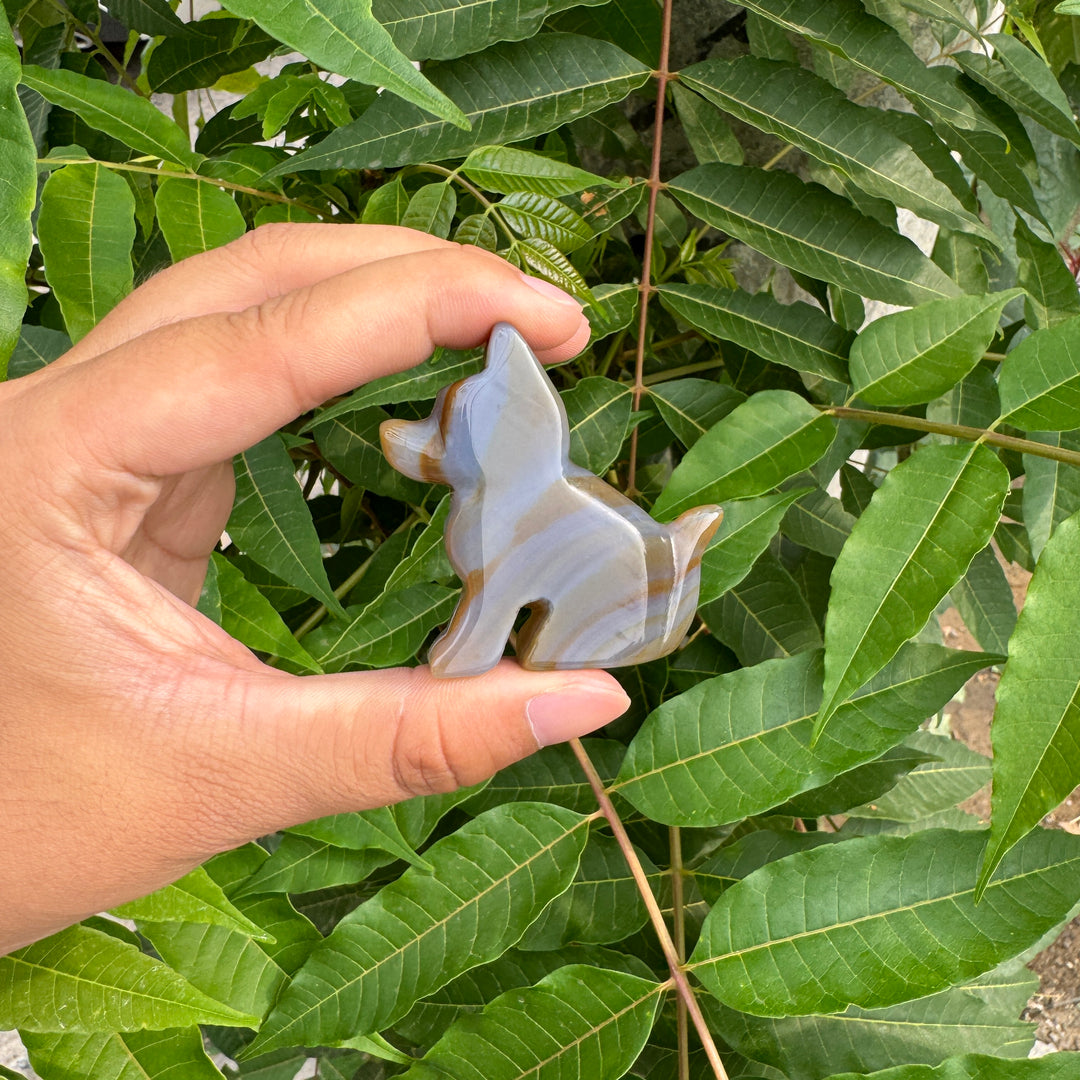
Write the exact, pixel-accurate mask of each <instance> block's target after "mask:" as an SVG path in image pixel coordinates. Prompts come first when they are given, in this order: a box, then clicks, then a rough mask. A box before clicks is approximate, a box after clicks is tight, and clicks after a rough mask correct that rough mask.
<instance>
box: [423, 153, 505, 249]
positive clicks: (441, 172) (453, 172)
mask: <svg viewBox="0 0 1080 1080" xmlns="http://www.w3.org/2000/svg"><path fill="white" fill-rule="evenodd" d="M402 171H403V172H429V173H435V174H436V175H437V176H445V177H446V179H447V180H450V181H452V182H453V183H455V184H457V185H458V186H460V187H461V188H462V189H463V190H465V191H467V192H468V193H469V194H470V195H471V196H472V197H473V198H474V199H475V200H476V201H477V202H478V203H479V204H480V205H481V206H482V207H483V208H484V213H485V214H486V215H487V216H488V217H490V218H494V219H495V224H496V225H498V226H499V228H500V229H502V231H503V232H504V233H506V235H507V236H508V237H509V238H510V243H511V244H516V243H517V242H518V241H517V237H516V236H515V235H514V233H513V231H512V230H511V228H510V226H509V225H507V224H506V222H505V221H504V220H503V216H502V214H500V213H499V204H498V203H495V202H492V201H491V200H490V199H489V198H488V197H487V196H486V195H485V194H484V193H483V192H482V191H481V190H480V189H479V188H478V187H476V185H475V184H470V183H469V181H468V180H466V179H465V177H464V176H462V175H461V174H460V173H459V172H458V171H457V169H448V168H447V167H446V166H445V165H431V164H425V165H413V166H411V167H410V168H408V169H403V170H402Z"/></svg>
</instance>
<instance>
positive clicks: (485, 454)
mask: <svg viewBox="0 0 1080 1080" xmlns="http://www.w3.org/2000/svg"><path fill="white" fill-rule="evenodd" d="M380 435H381V437H382V445H383V451H384V453H385V454H386V456H387V458H388V459H389V461H390V463H391V465H393V466H394V468H395V469H397V470H398V471H399V472H403V473H404V474H405V475H406V476H410V477H412V478H413V479H415V480H424V481H428V482H430V483H441V484H449V485H450V486H451V487H452V488H453V496H452V499H451V503H450V514H449V517H448V518H447V524H446V549H447V553H448V555H449V557H450V563H451V565H452V566H453V567H454V569H455V570H456V571H457V574H458V576H459V577H460V578H461V581H462V584H463V589H462V594H461V600H460V601H459V603H458V606H457V610H456V611H455V612H454V615H453V618H452V619H451V620H450V624H449V625H448V626H447V628H446V630H445V631H444V633H443V634H442V636H441V637H440V638H439V639H438V640H437V641H436V642H435V644H434V645H432V647H431V650H430V654H429V661H430V664H431V671H432V674H434V675H437V676H440V677H443V678H450V677H455V676H462V675H479V674H481V673H482V672H485V671H487V670H488V669H489V668H491V667H494V666H495V664H497V663H498V661H499V659H500V658H501V657H502V655H503V649H504V647H505V645H506V642H507V639H508V638H509V636H510V634H511V632H512V630H513V628H514V623H515V620H516V619H517V616H518V613H519V611H521V609H523V608H527V609H529V617H528V619H527V620H526V622H525V624H524V625H523V626H522V627H521V629H520V630H519V631H518V635H517V642H516V653H517V659H518V661H519V663H520V664H521V665H522V667H525V668H529V669H530V670H533V671H546V670H550V669H553V668H596V667H598V668H608V667H620V666H623V665H626V664H640V663H644V662H645V661H647V660H653V659H655V658H657V657H659V656H664V655H665V654H666V653H669V652H671V651H672V650H673V649H674V648H676V647H677V646H678V645H679V644H680V643H681V642H682V640H683V638H684V637H685V635H686V632H687V629H688V628H689V625H690V622H691V620H692V619H693V617H694V611H695V609H696V607H697V598H698V588H699V585H700V578H701V555H702V552H703V551H704V550H705V545H706V544H708V542H709V539H710V538H711V537H712V535H713V533H714V532H715V531H716V528H717V526H718V525H719V523H720V517H721V510H720V508H719V507H717V506H699V507H697V508H696V509H693V510H688V511H687V512H686V513H685V514H683V515H682V516H681V517H680V518H678V519H677V520H675V521H673V522H672V523H671V524H670V525H661V524H660V523H658V522H656V521H654V520H653V519H652V518H651V517H650V516H649V515H648V514H647V513H646V512H645V511H644V510H642V509H641V507H639V506H638V505H637V504H636V503H633V502H631V501H630V500H629V499H628V498H626V497H625V496H624V495H622V494H621V493H620V492H619V491H617V490H616V489H615V488H613V487H611V486H610V485H609V484H607V483H605V482H604V481H603V480H601V479H600V478H599V477H597V476H594V475H593V474H592V473H591V472H588V471H587V470H586V469H583V468H580V467H579V466H577V465H575V464H574V463H573V462H572V461H571V460H570V455H569V449H570V429H569V425H568V423H567V419H566V411H565V409H564V408H563V404H562V401H561V399H560V398H559V395H558V393H557V392H556V391H555V387H554V386H552V384H551V381H550V380H549V379H548V377H547V375H546V374H545V372H544V369H543V367H542V366H541V364H540V362H539V361H538V360H537V359H536V357H535V356H534V355H533V354H532V351H531V350H530V348H529V346H528V345H527V344H526V342H525V340H524V338H522V337H521V335H520V334H519V333H518V332H517V331H516V330H515V329H514V328H513V327H512V326H509V325H507V324H506V323H500V324H499V325H497V326H496V327H495V329H494V331H493V332H492V334H491V338H490V339H489V341H488V347H487V363H486V367H485V368H484V370H483V371H481V372H479V373H478V374H476V375H471V376H469V378H467V379H462V380H460V381H459V382H456V383H454V384H453V385H452V386H448V387H447V388H446V389H444V390H443V391H441V392H440V394H439V396H438V398H437V399H436V401H435V408H434V410H433V411H432V413H431V415H430V416H429V417H427V419H425V420H387V421H385V422H384V423H383V425H382V427H381V430H380Z"/></svg>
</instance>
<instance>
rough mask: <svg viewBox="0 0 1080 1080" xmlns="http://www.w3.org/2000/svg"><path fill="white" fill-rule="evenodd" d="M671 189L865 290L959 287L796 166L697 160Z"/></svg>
mask: <svg viewBox="0 0 1080 1080" xmlns="http://www.w3.org/2000/svg"><path fill="white" fill-rule="evenodd" d="M934 70H936V71H940V70H941V69H940V68H935V69H934ZM668 190H669V191H671V192H672V193H673V194H674V195H676V196H677V197H678V199H679V201H680V202H682V204H683V205H684V206H685V207H686V208H687V209H688V210H689V211H690V212H691V213H692V214H695V215H697V216H698V217H699V218H701V219H702V220H703V221H705V222H707V223H708V224H709V225H712V226H713V227H714V228H717V229H720V230H721V231H722V232H726V233H728V234H730V235H731V236H734V237H737V238H738V239H739V240H742V241H743V242H744V243H746V244H749V246H750V247H752V248H755V249H756V250H758V251H760V252H761V253H762V254H764V255H768V256H769V258H771V259H775V260H776V261H777V262H779V263H782V264H784V265H786V266H790V267H792V268H793V269H795V270H799V271H801V272H802V273H804V274H808V275H809V276H810V277H813V278H819V279H821V280H824V281H830V282H833V283H835V284H837V285H841V286H843V287H844V288H846V289H850V290H851V291H852V292H856V293H859V294H860V295H861V296H866V297H869V298H871V299H875V300H885V301H887V302H888V303H893V304H896V303H899V304H911V305H913V304H921V303H922V302H923V301H924V300H937V299H940V298H941V297H942V296H956V295H957V294H958V293H959V292H960V288H959V286H958V285H957V284H956V283H955V282H954V281H952V280H951V279H950V278H949V277H947V276H946V274H945V273H944V271H942V270H941V269H940V268H939V267H937V266H936V265H934V263H932V262H931V261H930V260H929V259H928V258H927V257H926V256H925V255H924V254H923V253H922V252H921V251H920V250H919V249H918V248H917V247H916V246H915V245H914V244H913V243H912V242H911V241H910V240H908V239H907V238H906V237H903V236H900V235H899V234H898V233H895V232H893V231H892V230H891V229H888V228H886V227H885V226H884V225H881V224H879V223H878V222H876V221H874V220H873V219H872V218H868V217H864V216H863V215H862V214H861V213H859V211H858V210H856V209H855V208H854V207H853V206H852V205H851V203H849V202H848V201H847V199H844V198H841V197H840V196H839V195H834V194H833V193H832V192H831V191H829V190H827V189H826V188H823V187H821V186H820V185H818V184H807V183H804V182H803V181H802V180H800V179H799V178H798V177H796V176H794V175H793V174H791V173H786V172H765V171H763V170H762V169H757V168H752V167H751V166H747V165H699V166H698V167H697V168H696V169H691V170H690V171H689V172H685V173H683V174H682V175H681V176H679V177H676V179H674V180H672V181H671V182H670V183H669V184H668Z"/></svg>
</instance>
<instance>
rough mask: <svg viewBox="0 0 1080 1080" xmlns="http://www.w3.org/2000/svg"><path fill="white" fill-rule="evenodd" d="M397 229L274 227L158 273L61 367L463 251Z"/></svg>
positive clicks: (315, 225)
mask: <svg viewBox="0 0 1080 1080" xmlns="http://www.w3.org/2000/svg"><path fill="white" fill-rule="evenodd" d="M457 246H458V245H456V244H453V243H451V242H450V241H448V240H440V239H439V238H438V237H436V236H430V235H429V234H428V233H424V232H419V231H418V230H416V229H404V228H401V227H400V226H397V225H346V224H340V225H331V224H321V223H311V224H308V223H301V222H275V223H273V224H269V225H261V226H259V228H257V229H252V230H251V232H248V233H245V234H244V235H243V236H241V237H240V238H239V239H238V240H234V241H233V242H232V243H230V244H225V245H224V246H223V247H219V248H213V249H212V250H210V251H206V252H203V253H202V254H201V255H193V256H192V257H191V258H188V259H183V260H181V261H180V262H178V263H176V264H174V265H173V266H170V267H168V268H167V269H165V270H162V271H161V272H160V273H158V274H155V275H154V276H153V277H152V278H150V279H149V280H148V281H145V282H143V284H141V285H140V286H139V287H138V288H137V289H136V290H135V291H134V292H133V293H131V294H130V295H129V296H127V297H125V298H124V299H123V300H121V301H120V303H119V304H117V305H116V307H115V308H113V310H112V311H110V312H109V314H108V315H106V316H105V318H104V319H102V320H101V322H100V323H98V325H97V326H95V327H94V329H93V330H91V331H90V333H89V334H87V335H86V337H84V338H83V339H82V340H81V341H80V342H79V343H78V344H77V345H75V347H74V348H72V349H71V350H70V351H69V352H68V353H66V354H65V355H64V357H63V358H62V360H60V361H57V363H61V364H76V363H79V362H81V361H83V360H88V359H89V358H90V357H92V356H97V355H99V354H100V353H103V352H107V351H108V350H109V349H114V348H116V346H118V345H122V344H123V343H124V342H125V341H131V340H132V339H133V338H137V337H138V336H139V335H140V334H145V333H147V332H148V331H150V330H153V329H155V328H156V327H159V326H167V325H169V324H171V323H176V322H180V321H181V320H183V319H190V318H195V317H197V316H199V315H209V314H212V313H214V312H219V311H243V310H244V308H247V307H251V306H252V305H253V304H261V303H263V301H265V300H269V299H270V298H271V297H274V296H282V295H284V294H285V293H289V292H292V291H293V290H294V289H301V288H303V287H304V286H306V285H313V284H315V282H317V281H321V280H322V279H323V278H328V277H334V275H336V274H340V273H343V272H344V271H346V270H350V269H352V268H353V267H356V266H366V265H367V264H368V263H372V262H377V261H378V260H379V259H388V258H394V257H395V256H398V255H408V254H411V253H413V252H421V251H441V250H446V249H450V248H454V247H457Z"/></svg>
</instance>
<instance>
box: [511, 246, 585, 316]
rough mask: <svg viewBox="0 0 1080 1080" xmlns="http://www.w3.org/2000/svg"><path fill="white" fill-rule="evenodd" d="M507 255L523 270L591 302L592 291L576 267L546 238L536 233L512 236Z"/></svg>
mask: <svg viewBox="0 0 1080 1080" xmlns="http://www.w3.org/2000/svg"><path fill="white" fill-rule="evenodd" d="M509 257H510V259H511V261H516V262H517V264H518V265H519V266H520V267H521V268H522V269H523V270H526V271H529V272H530V273H532V274H534V275H536V276H538V277H541V278H543V279H544V280H545V281H550V282H551V283H552V284H553V285H558V286H559V288H560V289H562V290H563V291H564V292H568V293H571V294H573V295H574V296H578V297H580V298H581V299H582V300H588V301H589V302H592V300H593V295H592V293H591V292H589V287H588V285H586V284H585V279H584V278H583V277H582V276H581V274H580V273H579V272H578V269H577V267H576V266H574V264H573V263H572V262H571V261H570V260H569V259H568V258H567V257H566V256H565V255H564V254H563V253H562V252H561V251H560V250H559V249H558V248H557V247H556V246H555V245H554V244H552V243H550V242H549V241H547V240H543V239H541V238H540V237H538V236H527V237H526V238H525V239H524V240H515V241H514V244H513V246H512V247H511V249H510V256H509Z"/></svg>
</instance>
